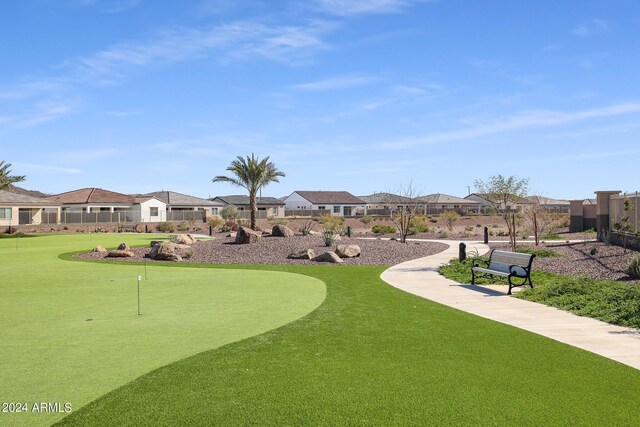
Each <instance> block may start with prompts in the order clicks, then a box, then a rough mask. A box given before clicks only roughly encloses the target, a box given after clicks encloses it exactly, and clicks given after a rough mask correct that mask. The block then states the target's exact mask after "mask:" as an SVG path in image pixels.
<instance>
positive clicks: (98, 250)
mask: <svg viewBox="0 0 640 427" xmlns="http://www.w3.org/2000/svg"><path fill="white" fill-rule="evenodd" d="M91 252H107V250H106V249H105V247H104V246H102V245H98V246H96V247H95V248H93V250H92V251H91Z"/></svg>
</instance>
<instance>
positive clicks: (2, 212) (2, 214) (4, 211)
mask: <svg viewBox="0 0 640 427" xmlns="http://www.w3.org/2000/svg"><path fill="white" fill-rule="evenodd" d="M0 219H11V208H0Z"/></svg>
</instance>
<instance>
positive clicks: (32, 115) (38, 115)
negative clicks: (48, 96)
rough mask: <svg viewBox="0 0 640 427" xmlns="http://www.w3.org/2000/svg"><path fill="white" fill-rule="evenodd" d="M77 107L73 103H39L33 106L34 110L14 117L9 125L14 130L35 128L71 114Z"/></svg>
mask: <svg viewBox="0 0 640 427" xmlns="http://www.w3.org/2000/svg"><path fill="white" fill-rule="evenodd" d="M76 108H77V105H76V103H75V102H73V101H63V102H57V101H50V100H47V101H41V102H38V103H37V104H36V106H35V110H34V111H32V112H28V113H26V114H25V115H23V116H21V117H14V118H13V119H12V121H11V124H12V126H13V127H14V128H18V129H24V128H30V127H32V126H36V125H39V124H42V123H45V122H49V121H51V120H55V119H58V118H60V117H63V116H66V115H69V114H71V113H73V112H74V111H75V110H76Z"/></svg>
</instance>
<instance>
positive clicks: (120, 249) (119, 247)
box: [118, 243, 131, 251]
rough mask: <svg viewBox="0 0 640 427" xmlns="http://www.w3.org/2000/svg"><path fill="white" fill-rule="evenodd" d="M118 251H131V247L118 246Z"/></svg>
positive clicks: (125, 245) (124, 244)
mask: <svg viewBox="0 0 640 427" xmlns="http://www.w3.org/2000/svg"><path fill="white" fill-rule="evenodd" d="M118 250H119V251H130V250H131V248H130V247H129V245H127V244H126V243H120V244H119V245H118Z"/></svg>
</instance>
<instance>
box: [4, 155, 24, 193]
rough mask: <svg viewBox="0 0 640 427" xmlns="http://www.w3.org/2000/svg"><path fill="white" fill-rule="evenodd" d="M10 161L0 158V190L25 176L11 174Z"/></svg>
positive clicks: (22, 179)
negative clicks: (6, 161)
mask: <svg viewBox="0 0 640 427" xmlns="http://www.w3.org/2000/svg"><path fill="white" fill-rule="evenodd" d="M10 167H11V163H5V162H4V160H0V190H2V189H4V188H7V187H8V186H10V185H11V184H13V183H14V182H20V181H24V180H25V179H26V177H25V176H24V175H16V176H11V170H10V169H9V168H10Z"/></svg>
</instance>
